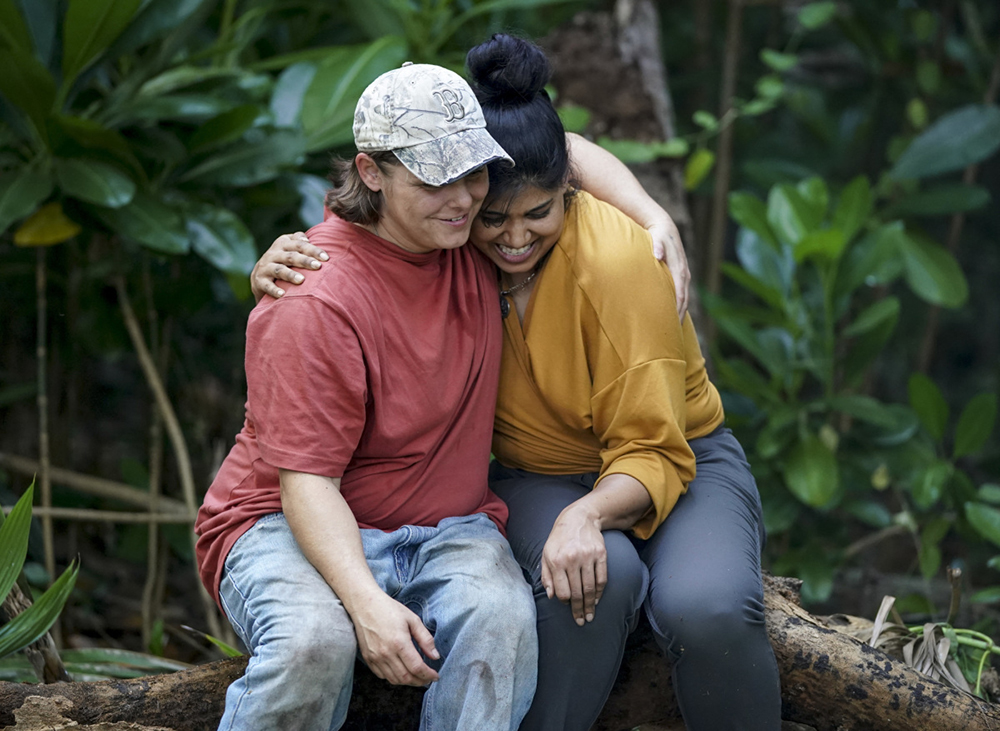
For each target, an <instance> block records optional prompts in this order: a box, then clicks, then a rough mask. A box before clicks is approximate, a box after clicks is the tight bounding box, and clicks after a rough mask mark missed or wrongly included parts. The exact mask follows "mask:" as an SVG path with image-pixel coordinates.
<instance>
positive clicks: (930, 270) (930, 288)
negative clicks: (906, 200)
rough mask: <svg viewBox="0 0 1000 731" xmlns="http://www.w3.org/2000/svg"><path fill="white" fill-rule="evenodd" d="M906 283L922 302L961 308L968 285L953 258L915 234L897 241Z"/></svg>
mask: <svg viewBox="0 0 1000 731" xmlns="http://www.w3.org/2000/svg"><path fill="white" fill-rule="evenodd" d="M898 241H899V244H900V248H901V250H902V254H903V264H904V274H905V276H906V282H907V284H909V285H910V288H911V289H912V290H913V292H914V294H916V295H917V296H918V297H920V298H921V299H923V300H925V301H927V302H930V303H931V304H934V305H941V306H942V307H952V308H954V307H961V306H962V305H963V304H965V301H966V300H967V299H968V297H969V285H968V283H967V282H966V280H965V274H963V273H962V268H961V267H960V266H959V264H958V262H957V261H956V260H955V257H954V256H952V255H951V253H949V252H948V250H947V249H945V248H944V247H943V246H941V245H939V244H938V243H936V242H934V241H932V240H931V239H929V238H926V237H924V236H921V235H919V234H917V233H909V232H907V234H906V235H905V236H902V237H900V238H899V240H898Z"/></svg>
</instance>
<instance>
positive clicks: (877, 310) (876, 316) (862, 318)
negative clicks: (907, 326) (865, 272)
mask: <svg viewBox="0 0 1000 731" xmlns="http://www.w3.org/2000/svg"><path fill="white" fill-rule="evenodd" d="M898 317H899V300H898V299H897V298H895V297H893V296H891V295H889V296H887V297H885V298H884V299H881V300H879V301H878V302H875V303H874V304H872V305H871V306H870V307H868V308H867V309H865V310H864V311H863V312H862V313H861V314H859V315H858V316H857V317H856V318H855V320H854V322H852V323H851V324H850V325H848V326H847V327H846V328H844V336H845V337H848V338H853V337H856V336H858V335H862V334H864V333H866V332H869V331H870V330H873V329H875V328H876V327H878V326H879V325H881V324H882V323H884V322H886V321H887V320H896V319H897V318H898Z"/></svg>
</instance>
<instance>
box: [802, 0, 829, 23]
mask: <svg viewBox="0 0 1000 731" xmlns="http://www.w3.org/2000/svg"><path fill="white" fill-rule="evenodd" d="M836 15H837V3H835V2H831V1H830V0H825V1H824V2H818V3H809V4H808V5H803V6H802V7H801V8H800V9H799V22H800V23H801V24H802V25H803V26H804V27H806V28H808V29H809V30H816V29H817V28H822V27H823V26H824V25H826V24H827V23H829V22H830V21H831V20H833V19H834V17H836Z"/></svg>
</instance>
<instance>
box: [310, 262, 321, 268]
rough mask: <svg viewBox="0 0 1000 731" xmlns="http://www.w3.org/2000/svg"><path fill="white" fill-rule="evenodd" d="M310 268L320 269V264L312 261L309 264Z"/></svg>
mask: <svg viewBox="0 0 1000 731" xmlns="http://www.w3.org/2000/svg"><path fill="white" fill-rule="evenodd" d="M309 267H310V268H311V269H319V262H318V261H311V262H309Z"/></svg>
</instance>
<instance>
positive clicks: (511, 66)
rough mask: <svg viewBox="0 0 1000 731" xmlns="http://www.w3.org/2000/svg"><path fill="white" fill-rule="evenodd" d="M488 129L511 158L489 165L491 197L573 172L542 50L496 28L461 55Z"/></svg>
mask: <svg viewBox="0 0 1000 731" xmlns="http://www.w3.org/2000/svg"><path fill="white" fill-rule="evenodd" d="M465 65H466V67H467V68H468V71H469V78H470V79H471V82H472V83H471V85H472V89H473V91H475V92H476V97H477V98H478V99H479V103H480V105H481V106H482V108H483V115H484V116H485V117H486V130H487V131H488V132H489V133H490V135H491V136H492V137H493V139H495V140H496V141H497V142H499V143H500V146H501V147H503V148H504V150H506V151H507V154H509V155H510V156H511V157H512V158H513V159H514V163H515V164H514V167H511V166H510V165H507V164H504V163H503V162H502V161H497V162H492V163H490V164H489V165H488V168H489V174H490V192H489V197H490V198H493V199H495V198H497V197H501V198H507V199H508V200H510V199H511V198H513V197H514V196H515V195H517V193H518V191H520V190H521V189H523V188H525V187H526V186H533V187H536V188H540V189H542V190H555V189H556V188H558V187H559V186H561V185H564V184H565V183H567V182H568V181H569V179H570V176H571V172H572V171H571V166H570V160H569V153H568V151H567V148H566V131H565V130H564V129H563V126H562V121H561V120H560V119H559V115H558V114H556V110H555V108H554V107H553V106H552V101H551V100H550V99H549V95H548V92H546V91H545V84H547V83H548V81H549V78H550V77H551V76H552V67H551V66H550V65H549V60H548V58H546V57H545V52H544V51H542V49H540V48H539V47H538V46H536V45H535V44H534V43H532V42H530V41H526V40H524V39H521V38H515V37H514V36H509V35H506V34H504V33H497V34H496V35H494V36H493V38H491V39H490V40H488V41H486V42H485V43H480V44H479V45H478V46H476V47H475V48H473V49H472V50H471V51H469V54H468V56H466V59H465Z"/></svg>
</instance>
